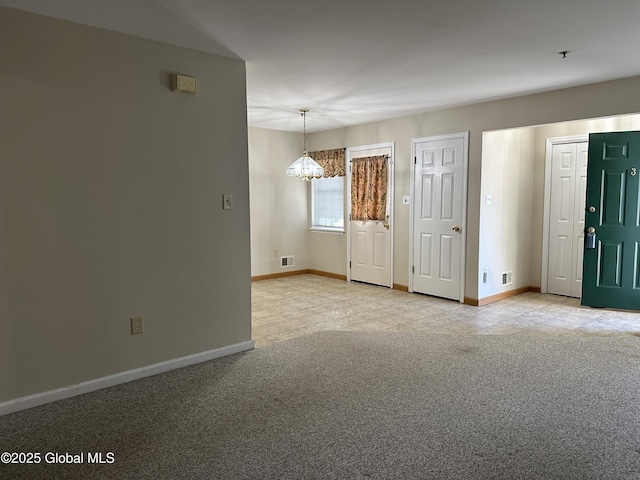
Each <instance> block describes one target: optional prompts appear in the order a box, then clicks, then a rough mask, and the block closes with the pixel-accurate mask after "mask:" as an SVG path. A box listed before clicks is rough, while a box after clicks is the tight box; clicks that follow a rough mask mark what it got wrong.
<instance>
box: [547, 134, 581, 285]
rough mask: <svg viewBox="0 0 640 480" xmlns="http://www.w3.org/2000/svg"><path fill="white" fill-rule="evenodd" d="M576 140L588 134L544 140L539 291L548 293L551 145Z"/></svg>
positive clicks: (576, 141)
mask: <svg viewBox="0 0 640 480" xmlns="http://www.w3.org/2000/svg"><path fill="white" fill-rule="evenodd" d="M578 142H589V134H581V135H570V136H566V137H551V138H547V139H546V141H545V156H544V209H543V217H542V265H541V270H540V293H549V231H550V230H551V227H550V225H549V222H550V221H551V162H552V160H553V146H554V145H562V144H564V143H578Z"/></svg>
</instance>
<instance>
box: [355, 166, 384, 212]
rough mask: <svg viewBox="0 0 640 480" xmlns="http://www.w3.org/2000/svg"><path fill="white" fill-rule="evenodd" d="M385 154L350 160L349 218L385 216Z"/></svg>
mask: <svg viewBox="0 0 640 480" xmlns="http://www.w3.org/2000/svg"><path fill="white" fill-rule="evenodd" d="M387 209H388V205H387V156H386V155H378V156H375V157H362V158H354V159H352V160H351V220H364V221H366V220H379V221H385V220H386V217H387V213H388V211H387Z"/></svg>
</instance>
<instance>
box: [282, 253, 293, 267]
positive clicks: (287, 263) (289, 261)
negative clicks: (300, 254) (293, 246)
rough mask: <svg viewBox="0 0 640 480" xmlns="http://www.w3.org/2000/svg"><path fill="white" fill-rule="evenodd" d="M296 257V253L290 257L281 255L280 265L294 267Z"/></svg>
mask: <svg viewBox="0 0 640 480" xmlns="http://www.w3.org/2000/svg"><path fill="white" fill-rule="evenodd" d="M295 259H296V257H295V256H294V255H290V256H288V257H280V266H281V267H293V266H294V265H295V263H296V262H295Z"/></svg>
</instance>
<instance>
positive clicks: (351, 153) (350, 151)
mask: <svg viewBox="0 0 640 480" xmlns="http://www.w3.org/2000/svg"><path fill="white" fill-rule="evenodd" d="M395 146H396V143H395V142H383V143H375V144H372V145H360V146H358V147H347V148H346V151H345V161H346V163H347V188H346V192H347V195H346V197H345V198H346V201H347V215H346V219H345V224H346V231H347V282H350V281H351V268H350V267H349V262H350V261H351V159H352V158H357V157H358V155H357V154H358V152H365V151H367V150H376V149H382V148H388V149H390V151H391V153H390V154H389V160H388V163H387V165H388V170H387V174H388V179H387V198H388V199H389V248H390V249H391V260H390V264H389V269H390V278H389V288H393V265H394V264H393V237H394V234H393V231H394V223H395V222H394V217H395V213H394V198H393V197H394V184H395V181H394V178H395V177H394V170H395V148H396V147H395Z"/></svg>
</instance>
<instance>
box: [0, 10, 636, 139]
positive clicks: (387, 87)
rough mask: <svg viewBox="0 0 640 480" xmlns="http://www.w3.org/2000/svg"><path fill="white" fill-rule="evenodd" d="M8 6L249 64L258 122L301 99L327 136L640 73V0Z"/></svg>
mask: <svg viewBox="0 0 640 480" xmlns="http://www.w3.org/2000/svg"><path fill="white" fill-rule="evenodd" d="M0 5H5V6H8V7H11V8H18V9H22V10H28V11H32V12H35V13H40V14H44V15H49V16H53V17H58V18H63V19H67V20H71V21H74V22H79V23H84V24H87V25H93V26H96V27H101V28H106V29H109V30H115V31H119V32H124V33H129V34H133V35H138V36H141V37H145V38H150V39H154V40H159V41H163V42H166V43H170V44H174V45H180V46H185V47H189V48H194V49H197V50H202V51H205V52H209V53H213V54H217V55H224V56H229V57H234V58H240V59H243V60H245V61H246V62H247V98H248V119H249V125H252V126H258V127H264V128H273V129H278V130H290V131H300V130H301V128H302V122H301V120H300V117H299V114H298V108H300V107H309V108H310V109H311V112H310V113H309V114H308V116H307V129H308V130H309V131H320V130H327V129H331V128H337V127H341V126H346V125H356V124H362V123H367V122H372V121H378V120H383V119H388V118H393V117H399V116H404V115H410V114H414V113H420V112H425V111H429V110H436V109H441V108H445V107H450V106H456V105H465V104H470V103H477V102H481V101H486V100H492V99H498V98H506V97H512V96H517V95H522V94H527V93H534V92H541V91H547V90H555V89H559V88H564V87H570V86H575V85H582V84H587V83H593V82H599V81H604V80H610V79H614V78H623V77H629V76H634V75H639V74H640V60H639V59H638V54H637V52H638V51H640V28H638V25H637V24H638V21H639V20H640V2H638V0H608V1H606V2H604V1H601V0H537V1H530V0H527V1H522V0H485V1H484V2H478V1H477V0H451V1H448V2H445V1H442V0H439V1H435V0H394V1H387V0H323V1H315V2H311V1H307V0H271V1H264V0H261V1H257V0H0ZM563 50H570V53H569V54H568V55H567V58H564V59H563V58H562V56H561V55H559V54H558V52H560V51H563Z"/></svg>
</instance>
